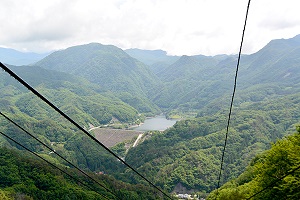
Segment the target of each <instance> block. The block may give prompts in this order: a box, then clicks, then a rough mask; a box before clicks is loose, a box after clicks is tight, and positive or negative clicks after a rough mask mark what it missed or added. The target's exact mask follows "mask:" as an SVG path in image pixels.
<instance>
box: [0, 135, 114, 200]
mask: <svg viewBox="0 0 300 200" xmlns="http://www.w3.org/2000/svg"><path fill="white" fill-rule="evenodd" d="M0 134H1V135H3V136H5V137H7V138H8V139H10V140H11V141H13V142H14V143H16V144H17V145H19V146H21V147H22V148H24V149H25V150H27V151H29V152H30V153H32V154H34V155H35V156H37V157H39V158H40V159H42V160H43V161H45V162H47V163H48V164H49V165H51V166H52V167H54V168H56V169H58V170H59V171H61V172H62V173H64V174H66V175H68V176H69V177H70V178H72V179H74V180H75V181H78V182H79V183H81V184H82V185H85V186H86V187H88V188H89V189H91V190H93V191H95V192H96V193H98V194H99V195H100V196H102V197H103V198H105V199H107V200H109V198H107V197H106V196H103V194H101V193H99V192H97V191H96V190H95V189H93V188H91V187H90V186H89V185H88V184H86V183H84V182H83V181H81V180H79V179H77V178H75V177H74V176H72V175H71V174H69V173H67V172H65V171H64V170H62V169H60V168H59V167H57V166H56V165H54V164H52V163H51V162H49V161H48V160H46V159H45V158H43V157H41V156H40V155H38V154H37V153H35V152H33V151H31V150H30V149H28V148H27V147H25V146H24V145H22V144H21V143H19V142H17V141H16V140H14V139H13V138H11V137H9V136H8V135H6V134H5V133H3V132H2V131H0Z"/></svg>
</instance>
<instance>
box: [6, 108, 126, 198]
mask: <svg viewBox="0 0 300 200" xmlns="http://www.w3.org/2000/svg"><path fill="white" fill-rule="evenodd" d="M0 115H2V116H3V117H4V118H5V119H6V120H8V121H9V122H11V123H13V124H14V125H15V126H17V127H18V128H19V129H21V130H22V131H24V132H25V133H26V134H27V135H29V136H30V137H32V138H34V139H35V140H36V141H38V142H39V143H40V144H42V145H43V146H44V147H46V148H47V149H49V150H50V151H51V152H53V153H54V154H55V155H57V156H58V157H60V158H61V159H63V160H64V161H65V162H67V163H68V164H69V165H71V166H72V167H74V168H75V169H77V170H78V171H80V172H81V173H82V174H84V175H85V176H87V177H88V178H89V179H91V180H92V181H94V182H95V183H96V184H98V185H99V186H100V187H102V188H104V189H105V190H106V191H107V192H109V193H111V194H112V195H113V196H115V197H116V198H117V199H120V198H119V197H117V196H116V195H115V194H114V193H113V191H112V190H110V189H109V188H107V187H106V186H105V185H103V184H101V183H100V182H99V181H97V180H95V179H94V178H93V177H91V176H90V175H88V174H87V173H86V172H84V171H83V170H81V169H80V168H78V167H77V166H75V165H74V164H73V163H71V162H70V161H68V160H67V159H65V158H64V157H63V156H61V155H60V154H59V153H57V152H56V151H55V150H54V149H52V148H51V147H49V146H48V145H46V144H45V143H44V142H42V141H41V140H40V139H38V138H37V137H35V136H34V135H33V134H31V133H29V132H28V131H27V130H25V129H24V128H22V127H21V126H20V125H19V124H17V123H16V122H14V121H13V120H12V119H10V118H9V117H8V116H6V115H5V114H3V113H2V112H0ZM120 200H121V199H120Z"/></svg>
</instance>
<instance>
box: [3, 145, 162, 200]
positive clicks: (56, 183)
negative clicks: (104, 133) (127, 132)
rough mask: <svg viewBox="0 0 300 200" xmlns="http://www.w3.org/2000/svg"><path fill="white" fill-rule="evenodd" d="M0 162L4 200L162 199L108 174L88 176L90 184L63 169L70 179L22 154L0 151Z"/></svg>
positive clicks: (147, 189)
mask: <svg viewBox="0 0 300 200" xmlns="http://www.w3.org/2000/svg"><path fill="white" fill-rule="evenodd" d="M0 161H1V162H0V169H1V170H0V198H1V199H3V200H13V199H27V200H33V199H39V200H48V199H53V200H54V199H65V200H67V199H74V200H76V199H95V200H96V199H99V200H102V199H128V200H132V199H135V200H138V199H153V200H154V199H163V197H161V195H160V194H157V193H156V191H153V189H152V188H149V187H147V186H144V185H130V184H126V183H123V182H121V181H117V180H115V179H114V178H112V177H110V176H107V175H103V174H102V175H99V174H95V173H89V177H91V178H93V179H94V180H95V181H97V182H93V181H91V180H89V179H88V178H87V177H86V176H85V175H83V174H81V173H80V172H79V171H77V170H75V169H70V168H64V167H63V170H64V171H65V172H66V173H67V174H70V175H72V176H73V178H71V177H70V176H68V175H67V174H64V173H62V172H61V171H60V170H58V169H57V168H53V167H52V166H51V165H49V164H48V163H46V162H43V161H42V160H41V159H39V158H37V157H34V156H33V155H30V154H29V153H27V152H24V151H17V150H9V149H6V148H0ZM59 168H60V169H61V166H60V167H59ZM83 184H85V185H83ZM104 187H105V188H104ZM107 189H108V190H107Z"/></svg>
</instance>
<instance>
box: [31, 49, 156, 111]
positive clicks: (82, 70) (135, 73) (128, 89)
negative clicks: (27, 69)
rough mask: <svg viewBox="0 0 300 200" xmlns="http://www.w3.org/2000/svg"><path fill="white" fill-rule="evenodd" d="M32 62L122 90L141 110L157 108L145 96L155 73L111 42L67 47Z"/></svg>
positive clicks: (151, 88) (153, 85) (153, 83)
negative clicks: (108, 43) (109, 43)
mask: <svg viewBox="0 0 300 200" xmlns="http://www.w3.org/2000/svg"><path fill="white" fill-rule="evenodd" d="M36 66H40V67H43V68H45V69H51V70H56V71H61V72H66V73H69V74H73V75H78V76H81V77H84V78H86V79H88V80H89V81H91V82H93V83H96V84H99V85H100V86H101V87H102V88H103V89H105V90H107V91H111V92H114V93H117V94H120V93H126V94H127V97H126V100H127V103H129V104H130V105H132V106H135V107H136V108H137V109H138V110H139V111H141V112H152V111H153V112H157V111H158V110H159V109H158V108H157V107H155V105H154V104H153V103H151V102H150V101H149V100H148V97H149V96H151V95H152V94H153V93H155V91H156V90H157V88H158V86H159V84H160V81H159V79H158V78H157V76H156V75H155V74H153V72H151V71H150V69H149V68H148V67H147V66H146V65H145V64H143V63H142V62H140V61H138V60H136V59H134V58H132V57H130V56H129V55H128V54H126V53H125V52H124V51H123V50H121V49H120V48H117V47H115V46H112V45H102V44H97V43H91V44H87V45H81V46H74V47H70V48H68V49H65V50H61V51H57V52H54V53H52V54H50V55H49V56H47V57H46V58H44V59H42V60H41V61H39V62H37V63H36ZM128 95H129V96H128ZM136 98H137V99H136ZM134 99H135V100H134ZM134 102H138V103H139V104H135V103H134ZM133 104H134V105H133Z"/></svg>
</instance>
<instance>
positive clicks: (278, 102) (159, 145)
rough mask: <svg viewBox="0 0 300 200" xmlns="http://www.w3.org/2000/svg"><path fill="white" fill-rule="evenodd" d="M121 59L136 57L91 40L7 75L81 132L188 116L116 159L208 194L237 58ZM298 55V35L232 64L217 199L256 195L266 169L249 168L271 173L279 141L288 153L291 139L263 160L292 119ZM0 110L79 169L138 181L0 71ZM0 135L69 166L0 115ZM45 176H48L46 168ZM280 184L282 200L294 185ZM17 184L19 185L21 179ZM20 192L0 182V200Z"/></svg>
mask: <svg viewBox="0 0 300 200" xmlns="http://www.w3.org/2000/svg"><path fill="white" fill-rule="evenodd" d="M128 53H129V54H131V55H132V56H133V57H135V58H133V57H131V56H129V55H128V54H127V53H125V52H124V51H123V50H121V49H119V48H117V47H115V46H112V45H101V44H96V43H92V44H87V45H81V46H75V47H70V48H68V49H66V50H61V51H57V52H54V53H52V54H50V55H49V56H47V57H46V58H44V59H42V60H41V61H39V62H38V63H37V64H36V65H34V66H19V67H16V66H9V68H11V69H12V70H13V71H15V72H16V73H17V74H18V75H20V76H21V77H22V78H23V79H24V80H25V81H27V82H28V83H29V84H30V85H32V86H33V87H34V88H35V89H36V90H37V91H39V92H40V93H41V94H42V95H44V96H45V97H46V98H48V99H49V100H50V101H51V102H53V103H54V104H55V105H57V106H58V107H59V108H60V109H61V110H62V111H64V112H65V113H66V114H67V115H69V116H70V117H71V118H72V119H74V120H75V121H76V122H77V123H79V124H80V125H81V126H82V127H84V128H85V129H89V128H90V127H92V126H100V125H107V124H109V123H110V122H118V123H120V124H121V126H123V127H124V126H125V125H126V126H127V125H132V124H135V123H139V122H141V121H142V120H143V119H144V116H153V115H155V114H158V113H160V112H164V114H166V115H167V116H170V115H172V114H175V115H176V114H178V115H179V116H185V117H186V116H192V115H194V116H195V117H187V118H185V119H182V120H181V121H178V122H177V123H176V124H175V125H174V126H173V127H171V128H169V129H168V130H166V131H164V132H149V133H147V137H145V138H144V139H145V140H144V141H143V142H142V143H140V144H139V145H138V146H136V147H134V148H131V149H130V150H129V151H128V153H127V155H126V157H125V160H126V162H128V163H129V164H130V165H132V166H133V167H134V168H136V169H137V170H138V171H139V172H141V173H142V174H143V175H145V176H146V177H148V178H149V179H150V180H152V181H153V182H154V183H155V184H156V185H158V186H160V187H161V188H163V189H165V190H167V191H168V192H172V191H173V192H177V193H179V192H182V193H189V194H191V193H197V194H198V195H200V196H201V197H207V195H208V193H210V192H211V191H213V190H214V189H215V188H216V186H217V177H218V173H219V168H220V160H221V150H222V148H223V145H224V137H225V136H224V135H225V132H226V125H227V118H228V108H229V104H230V99H231V98H230V95H231V94H232V87H233V80H234V73H235V67H236V61H237V60H236V56H235V55H217V56H204V55H195V56H181V57H180V58H178V57H169V56H167V55H165V53H164V52H162V51H153V52H152V51H150V52H148V51H141V50H134V51H133V50H131V51H128ZM137 58H140V59H141V61H138V60H137ZM299 58H300V37H299V36H296V37H294V38H291V39H280V40H274V41H271V42H270V43H269V44H268V45H266V46H265V47H264V48H263V49H261V50H260V51H258V52H257V53H254V54H251V55H243V56H242V57H241V64H240V68H239V75H238V83H237V93H236V96H235V99H234V104H233V105H234V107H233V113H232V118H231V122H230V129H229V137H228V143H227V148H226V153H225V159H224V166H223V168H224V170H223V172H222V179H221V185H223V184H225V183H226V182H228V181H230V180H233V182H231V183H230V182H229V183H226V184H225V185H224V187H223V188H221V190H220V194H221V196H220V197H219V198H221V197H224V199H225V197H226V198H227V197H228V198H229V199H230V198H231V197H232V195H234V194H237V195H239V194H240V193H238V192H236V191H238V190H241V191H245V197H248V196H249V195H251V194H253V193H255V192H256V191H257V190H259V188H263V186H264V185H262V182H261V181H264V180H266V177H267V176H266V174H268V173H269V171H266V172H261V171H256V170H260V169H262V168H265V169H266V170H269V169H270V170H271V171H272V170H273V168H272V167H269V165H268V163H267V164H266V165H265V164H261V163H262V162H261V161H262V160H266V161H267V162H269V164H270V163H271V165H270V166H273V165H272V162H273V161H274V160H273V161H272V160H268V159H269V158H272V156H270V155H271V154H270V152H271V153H272V152H273V151H277V150H275V149H276V148H277V146H278V145H279V146H280V144H281V143H282V144H284V145H283V146H280V148H281V147H282V149H284V147H285V146H286V145H290V144H293V145H294V146H296V143H297V140H298V139H297V136H291V137H287V138H288V139H284V140H282V141H281V142H278V143H276V144H275V145H273V147H272V149H271V150H268V152H266V153H262V152H263V151H264V150H267V149H269V148H271V146H272V145H271V144H272V143H273V142H276V141H277V140H278V139H281V138H282V137H284V136H288V135H290V134H292V133H293V132H294V130H295V125H296V124H297V123H299V122H300V114H299V110H300V83H299V80H300V64H299V63H300V62H299V61H300V60H299ZM143 62H144V63H146V64H148V65H151V66H147V65H146V64H144V63H143ZM151 70H152V71H151ZM154 72H155V73H154ZM0 109H1V112H3V113H5V114H6V115H7V116H9V117H10V118H11V119H13V120H15V121H16V122H17V123H18V124H20V125H21V126H22V127H24V128H25V129H26V130H28V131H30V132H31V133H33V134H34V135H35V136H36V137H38V138H39V139H40V140H42V141H44V142H45V143H46V144H48V145H50V146H52V147H53V148H54V149H55V150H56V152H59V153H61V154H62V155H63V156H64V157H66V158H67V159H69V160H71V161H72V162H74V164H75V165H76V166H79V167H80V168H81V169H84V170H87V171H92V172H99V171H101V172H104V173H105V174H106V175H107V176H109V177H110V176H113V177H115V178H116V179H118V180H123V181H126V182H130V183H133V184H137V183H144V181H142V180H140V178H138V177H137V176H136V175H135V174H133V172H131V171H130V170H128V169H127V168H126V167H125V166H124V165H123V164H122V163H121V162H119V161H117V159H116V158H115V157H113V156H112V155H110V154H109V153H108V152H106V151H105V150H104V149H103V148H101V147H99V145H97V144H96V143H94V142H91V140H90V139H89V138H88V137H87V136H86V135H84V134H83V133H82V132H81V131H79V130H78V129H76V128H75V127H74V126H72V125H71V124H70V123H68V122H67V121H66V120H64V119H63V118H62V117H61V116H59V115H58V114H57V113H55V112H54V111H53V110H52V109H50V108H49V107H48V106H47V105H46V104H45V103H43V102H42V101H41V100H40V99H38V98H36V97H35V96H34V95H32V94H31V93H30V92H29V91H27V90H26V89H25V88H24V87H23V86H21V85H20V84H19V83H17V81H15V80H14V79H13V78H12V77H10V76H9V75H8V74H6V73H5V72H3V71H1V72H0ZM0 131H3V132H5V133H6V134H9V135H10V136H11V137H13V138H15V139H17V140H18V141H19V142H21V143H22V144H24V145H26V146H27V147H28V148H29V149H31V150H33V151H35V152H37V153H38V154H39V155H42V156H44V157H46V158H48V159H50V160H51V161H52V162H53V163H56V164H58V165H59V166H67V168H69V167H70V168H72V167H71V166H70V165H68V163H65V162H64V161H63V160H60V158H57V157H56V156H55V155H53V153H50V152H49V150H47V149H45V148H44V147H43V146H41V145H40V144H39V143H37V142H36V141H35V140H34V139H32V138H31V137H29V136H28V135H26V134H25V133H24V132H23V131H21V130H20V129H18V128H17V127H16V126H14V125H13V124H12V123H10V122H9V121H7V120H6V119H4V118H3V117H1V118H0ZM290 140H291V142H292V143H289V141H290ZM293 142H294V143H293ZM0 146H1V147H2V146H5V147H7V148H10V149H19V150H22V148H21V147H20V146H19V145H16V144H15V143H14V142H12V141H9V140H6V139H5V138H3V137H0ZM278 148H279V147H278ZM111 149H113V150H114V151H116V152H121V151H122V157H123V156H124V155H125V150H124V149H125V144H124V143H121V144H118V145H116V146H115V147H112V148H111ZM120 149H121V151H119V150H120ZM282 149H281V150H282ZM296 149H297V148H296ZM296 149H293V148H287V151H286V152H287V153H286V154H284V155H290V154H291V153H292V152H293V151H296ZM281 150H280V151H281ZM1 152H4V157H5V156H6V154H7V155H11V154H13V155H15V154H16V153H10V152H9V151H8V150H7V149H3V150H0V153H1ZM260 153H262V154H260ZM257 155H258V156H257ZM272 155H273V154H272ZM291 156H292V158H291V159H292V161H291V163H294V164H297V163H298V161H297V159H298V157H297V155H293V154H291ZM293 156H295V157H293ZM280 158H282V157H280ZM30 159H31V158H30ZM274 159H275V158H274ZM11 162H15V161H11ZM274 162H275V161H274ZM249 163H250V166H248V165H249ZM294 164H293V166H294ZM15 165H19V164H18V163H15V164H13V165H11V166H12V168H15V167H14V166H15ZM37 165H39V164H37ZM3 166H4V165H3ZM46 169H47V170H48V168H46ZM46 169H45V170H46ZM245 169H247V170H246V172H244V173H243V171H244V170H245ZM285 169H287V170H289V169H291V168H285ZM55 173H56V172H54V174H55ZM260 173H262V174H260ZM278 173H279V172H278ZM50 174H51V177H52V176H55V175H53V173H52V171H51V173H50ZM2 175H3V176H4V175H5V174H2ZM279 175H281V174H279ZM49 176H50V175H49ZM238 176H239V178H237V177H238ZM236 178H237V179H236ZM288 178H289V180H286V182H281V183H282V184H283V185H279V186H278V187H279V189H278V191H277V189H276V192H278V195H279V196H280V197H281V198H288V197H289V196H284V195H282V193H281V192H282V191H287V188H292V186H291V184H290V183H291V182H293V181H294V179H295V182H293V183H295V184H298V182H297V180H298V179H297V178H298V177H297V176H295V177H288ZM55 179H56V178H55ZM58 179H60V178H58ZM17 180H19V178H17ZM20 180H21V179H20ZM271 180H273V178H272V179H270V181H271ZM20 182H21V184H22V183H24V181H23V179H22V180H21V181H20ZM63 182H64V180H63ZM267 182H268V181H267ZM25 183H26V181H25ZM55 184H56V183H55ZM69 184H70V185H72V186H73V184H74V183H66V185H67V186H66V187H67V188H69V187H71V186H70V185H69ZM145 184H146V183H145ZM121 185H122V184H121ZM248 186H250V187H249V188H248ZM33 187H35V186H33ZM74 187H75V186H74ZM76 187H77V186H76ZM112 187H114V186H112ZM124 187H125V186H124ZM126 187H127V186H126ZM131 187H132V186H128V188H131ZM295 187H296V188H298V186H295ZM4 188H6V189H4ZM20 188H21V189H20ZM20 188H19V185H18V183H17V182H14V183H13V184H12V185H5V184H3V185H1V188H0V194H1V195H3V194H4V195H6V196H9V195H16V194H18V191H19V190H18V189H20V191H21V193H22V194H24V195H27V196H31V197H33V196H32V193H30V192H28V193H26V192H25V189H24V187H23V186H22V187H21V186H20ZM82 190H83V191H82V193H81V192H80V194H79V195H81V194H82V195H91V198H95V199H97V197H96V196H93V195H95V194H94V193H92V192H91V191H88V190H86V189H82ZM145 190H147V189H145ZM279 190H280V191H279ZM36 191H38V193H40V191H39V190H36ZM66 191H67V193H68V192H69V190H68V189H66ZM130 191H131V192H129V193H128V196H131V195H133V196H134V197H136V194H137V193H138V195H139V194H140V193H139V192H138V191H136V190H133V189H132V190H131V189H130ZM147 194H148V193H147ZM214 194H215V193H212V194H211V198H214ZM268 194H269V193H268ZM270 194H271V193H270ZM276 194H277V193H276ZM42 195H44V193H43V194H42ZM151 195H152V194H151ZM151 195H150V196H151ZM222 195H223V196H222ZM28 198H29V197H28ZM33 198H34V199H39V198H38V197H33ZM137 198H138V197H137ZM147 198H148V197H147ZM149 198H150V199H151V198H152V197H149ZM237 198H238V197H237ZM257 198H258V197H257ZM268 198H269V197H267V196H266V199H268ZM293 198H294V197H293Z"/></svg>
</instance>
